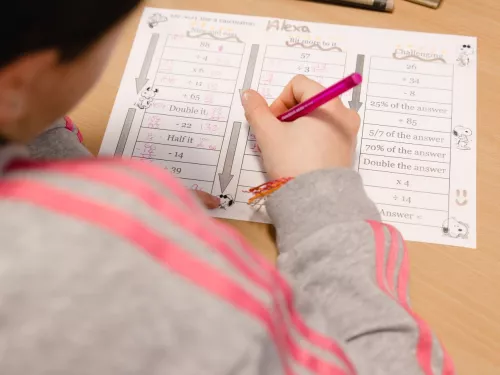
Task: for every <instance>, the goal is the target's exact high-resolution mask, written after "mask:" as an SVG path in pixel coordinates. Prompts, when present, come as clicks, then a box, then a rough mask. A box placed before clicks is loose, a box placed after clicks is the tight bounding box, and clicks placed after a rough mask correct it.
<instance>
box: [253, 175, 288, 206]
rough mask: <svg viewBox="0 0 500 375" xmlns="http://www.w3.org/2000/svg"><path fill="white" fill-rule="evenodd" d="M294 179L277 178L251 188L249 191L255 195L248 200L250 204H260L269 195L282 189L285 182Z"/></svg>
mask: <svg viewBox="0 0 500 375" xmlns="http://www.w3.org/2000/svg"><path fill="white" fill-rule="evenodd" d="M291 180H293V177H284V178H279V179H277V180H273V181H269V182H266V183H264V184H262V185H259V186H257V187H254V188H251V189H250V190H249V191H248V193H252V194H253V196H252V197H251V198H250V199H249V200H248V204H249V205H251V206H257V205H259V204H260V203H261V202H262V200H264V199H266V198H267V197H268V196H269V195H271V194H272V193H274V192H275V191H278V190H279V189H281V188H282V187H283V186H284V185H285V184H287V183H288V182H290V181H291Z"/></svg>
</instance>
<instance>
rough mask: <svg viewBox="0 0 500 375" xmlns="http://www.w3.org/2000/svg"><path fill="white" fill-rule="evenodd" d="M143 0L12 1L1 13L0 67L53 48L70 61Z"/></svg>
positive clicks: (62, 58) (4, 6)
mask: <svg viewBox="0 0 500 375" xmlns="http://www.w3.org/2000/svg"><path fill="white" fill-rule="evenodd" d="M140 2H141V0H9V1H5V2H4V4H2V10H1V14H2V15H1V16H0V40H1V42H0V67H2V66H5V65H7V64H8V63H9V62H11V61H13V60H15V59H16V58H19V57H21V56H23V55H25V54H28V53H30V52H36V51H40V50H44V49H48V48H54V49H56V50H58V51H59V52H60V57H61V60H62V61H68V60H71V59H73V58H75V57H77V56H78V55H80V54H81V53H82V52H83V51H85V50H86V49H87V48H88V47H90V46H91V45H92V44H93V43H94V42H96V41H97V40H98V39H99V38H100V37H101V36H103V35H104V34H105V32H106V31H108V30H109V29H110V28H111V27H112V26H114V25H115V24H116V23H117V22H118V21H120V20H121V19H123V18H124V17H125V16H126V15H127V14H128V13H130V12H131V11H132V10H133V9H134V8H135V6H137V5H138V4H139V3H140Z"/></svg>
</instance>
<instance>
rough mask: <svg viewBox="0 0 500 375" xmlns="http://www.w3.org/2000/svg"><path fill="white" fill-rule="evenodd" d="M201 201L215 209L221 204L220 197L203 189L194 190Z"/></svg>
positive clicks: (207, 206)
mask: <svg viewBox="0 0 500 375" xmlns="http://www.w3.org/2000/svg"><path fill="white" fill-rule="evenodd" d="M192 191H193V193H194V194H195V195H196V196H197V198H198V199H199V201H200V202H201V203H202V204H203V205H204V206H205V207H206V208H208V209H211V210H213V209H215V208H217V207H219V206H220V198H219V197H215V196H213V195H210V194H208V193H206V192H204V191H201V190H192Z"/></svg>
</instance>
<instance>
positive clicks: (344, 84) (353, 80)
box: [278, 73, 363, 122]
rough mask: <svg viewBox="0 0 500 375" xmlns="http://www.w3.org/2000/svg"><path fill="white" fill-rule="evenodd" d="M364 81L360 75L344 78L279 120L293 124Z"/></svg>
mask: <svg viewBox="0 0 500 375" xmlns="http://www.w3.org/2000/svg"><path fill="white" fill-rule="evenodd" d="M362 81H363V77H361V75H360V74H358V73H354V74H351V75H350V76H348V77H346V78H344V79H343V80H341V81H340V82H338V83H336V84H335V85H333V86H331V87H329V88H327V89H325V90H324V91H322V92H320V93H319V94H317V95H315V96H313V97H312V98H309V99H307V100H306V101H304V102H303V103H300V104H298V105H296V106H295V107H293V108H292V109H290V110H289V111H287V112H285V113H284V114H282V115H281V116H279V117H278V120H280V121H284V122H291V121H295V120H297V119H299V118H301V117H304V116H306V115H308V114H309V113H311V112H313V111H314V110H316V109H317V108H319V107H320V106H322V105H323V104H325V103H327V102H329V101H331V100H333V99H335V98H338V97H339V96H340V95H342V94H344V93H345V92H347V91H349V90H351V89H352V88H354V87H356V86H358V85H359V84H361V82H362Z"/></svg>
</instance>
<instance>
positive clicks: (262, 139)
mask: <svg viewBox="0 0 500 375" xmlns="http://www.w3.org/2000/svg"><path fill="white" fill-rule="evenodd" d="M324 89H325V88H324V87H323V86H321V85H320V84H319V83H317V82H314V81H312V80H310V79H308V78H306V77H304V76H297V77H295V78H294V79H293V80H292V81H291V82H290V83H289V84H288V86H287V87H286V88H285V90H284V91H283V93H282V94H281V95H280V97H279V98H278V99H276V101H275V102H274V103H273V104H272V105H271V107H268V105H267V103H266V101H265V100H264V98H263V97H262V96H260V95H259V94H258V93H256V92H255V91H252V90H249V91H246V92H245V93H244V94H243V96H242V103H243V107H244V108H245V113H246V117H247V120H248V122H249V123H250V125H251V128H252V131H253V133H254V134H255V136H256V138H257V143H258V144H259V147H260V149H261V151H262V156H263V159H264V166H265V169H266V171H267V173H268V174H269V177H270V178H271V179H276V178H281V177H296V176H298V175H301V174H304V173H307V172H312V171H315V170H318V169H326V168H341V167H345V168H350V167H351V166H352V164H353V163H352V162H353V160H352V158H353V154H354V148H355V144H356V135H357V133H358V129H359V122H360V120H359V116H358V114H357V113H356V112H354V111H351V110H349V109H347V108H346V107H345V106H344V105H343V104H342V102H341V101H340V99H335V100H332V101H331V102H329V103H326V104H324V105H323V106H322V107H320V108H318V109H317V110H316V111H314V112H313V113H311V114H309V115H308V116H306V117H303V118H300V119H298V120H296V121H294V122H290V123H282V122H280V121H278V119H277V118H276V117H277V116H278V115H280V114H282V113H284V112H286V111H287V110H288V109H290V108H292V107H294V106H295V105H297V104H299V103H302V102H303V101H305V100H307V99H309V98H311V97H312V96H314V95H316V94H318V93H319V92H321V91H323V90H324Z"/></svg>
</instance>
